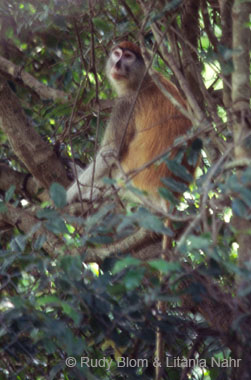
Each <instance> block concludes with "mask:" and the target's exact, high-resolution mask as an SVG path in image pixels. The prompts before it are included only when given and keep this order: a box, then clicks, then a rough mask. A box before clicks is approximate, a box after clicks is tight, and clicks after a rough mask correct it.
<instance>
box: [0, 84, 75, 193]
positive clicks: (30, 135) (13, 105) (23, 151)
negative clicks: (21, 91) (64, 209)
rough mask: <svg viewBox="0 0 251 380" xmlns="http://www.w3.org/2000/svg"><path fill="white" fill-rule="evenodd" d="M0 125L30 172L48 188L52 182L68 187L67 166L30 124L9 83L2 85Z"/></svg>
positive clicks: (0, 88) (0, 90) (0, 91)
mask: <svg viewBox="0 0 251 380" xmlns="http://www.w3.org/2000/svg"><path fill="white" fill-rule="evenodd" d="M0 128H1V129H2V130H3V131H4V133H6V135H7V136H8V139H9V142H10V144H11V146H12V148H13V151H14V152H15V154H16V155H17V156H18V158H19V159H20V160H21V161H22V162H23V163H24V165H25V166H26V168H27V169H28V171H29V172H30V173H31V174H32V175H33V176H34V177H35V178H36V179H37V180H38V181H39V183H40V184H41V185H42V186H43V187H44V188H46V189H48V188H49V187H50V185H51V184H52V183H53V182H58V183H61V184H62V185H63V186H68V185H69V183H70V181H69V180H68V178H67V175H66V171H65V168H64V166H63V164H62V163H61V162H60V160H59V159H58V157H57V156H56V154H55V153H54V152H53V150H52V148H51V147H50V145H49V143H47V142H45V141H44V140H43V139H42V138H41V136H40V135H39V134H38V133H37V132H36V131H35V129H34V128H33V127H32V126H31V125H30V123H29V121H28V119H27V117H26V115H25V114H24V112H23V110H22V107H21V104H20V102H19V100H18V98H17V96H16V95H15V94H14V92H13V91H12V90H11V89H10V87H9V86H8V84H7V83H6V82H5V83H2V84H1V85H0Z"/></svg>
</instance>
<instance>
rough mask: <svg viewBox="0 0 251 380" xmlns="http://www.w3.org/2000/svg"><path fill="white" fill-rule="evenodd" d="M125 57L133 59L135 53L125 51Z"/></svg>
mask: <svg viewBox="0 0 251 380" xmlns="http://www.w3.org/2000/svg"><path fill="white" fill-rule="evenodd" d="M124 57H125V58H126V59H133V58H134V55H133V54H132V53H125V54H124Z"/></svg>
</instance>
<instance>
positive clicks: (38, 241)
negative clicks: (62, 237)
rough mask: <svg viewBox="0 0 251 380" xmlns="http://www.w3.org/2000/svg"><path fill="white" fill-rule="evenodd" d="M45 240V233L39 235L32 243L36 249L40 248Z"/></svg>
mask: <svg viewBox="0 0 251 380" xmlns="http://www.w3.org/2000/svg"><path fill="white" fill-rule="evenodd" d="M45 242H46V236H45V235H39V236H38V237H37V239H36V241H35V243H34V249H35V250H36V251H38V250H39V249H41V248H42V247H43V245H44V243H45Z"/></svg>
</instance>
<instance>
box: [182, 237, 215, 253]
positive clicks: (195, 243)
mask: <svg viewBox="0 0 251 380" xmlns="http://www.w3.org/2000/svg"><path fill="white" fill-rule="evenodd" d="M187 242H188V248H189V250H192V249H207V248H208V247H209V246H210V244H211V238H210V237H209V236H206V237H205V236H195V235H189V236H188V238H187Z"/></svg>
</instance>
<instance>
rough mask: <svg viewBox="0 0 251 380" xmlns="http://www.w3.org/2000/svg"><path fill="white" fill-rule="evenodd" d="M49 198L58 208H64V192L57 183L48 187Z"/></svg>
mask: <svg viewBox="0 0 251 380" xmlns="http://www.w3.org/2000/svg"><path fill="white" fill-rule="evenodd" d="M50 197H51V199H52V200H53V202H54V204H55V206H56V207H58V208H63V207H64V206H66V204H67V202H66V191H65V188H64V187H63V186H62V185H60V184H59V183H56V182H55V183H53V184H52V185H51V187H50Z"/></svg>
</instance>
